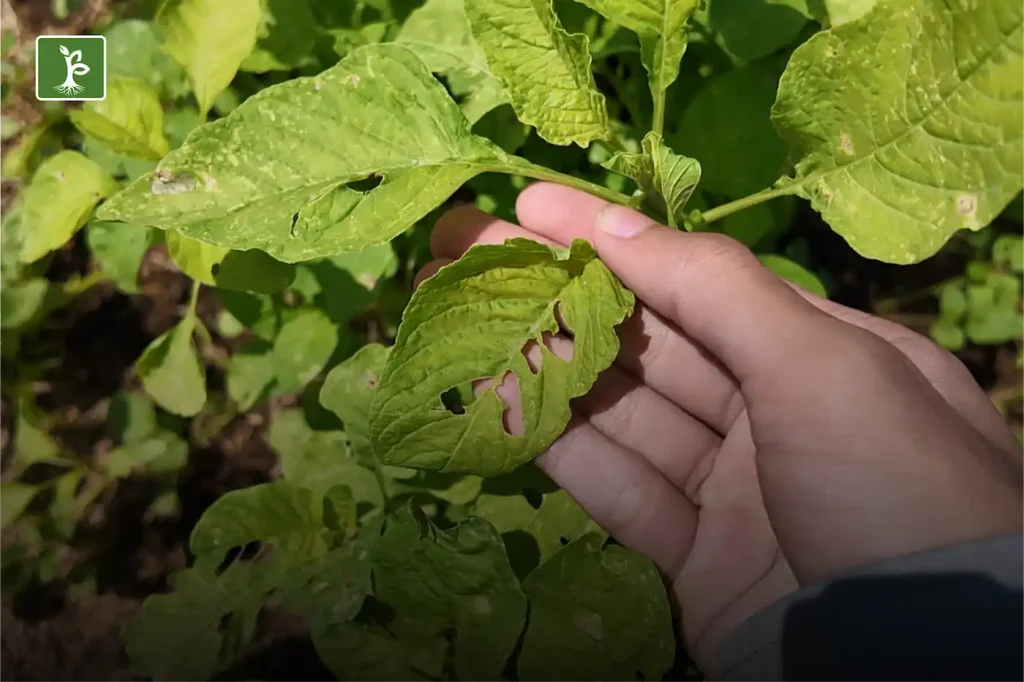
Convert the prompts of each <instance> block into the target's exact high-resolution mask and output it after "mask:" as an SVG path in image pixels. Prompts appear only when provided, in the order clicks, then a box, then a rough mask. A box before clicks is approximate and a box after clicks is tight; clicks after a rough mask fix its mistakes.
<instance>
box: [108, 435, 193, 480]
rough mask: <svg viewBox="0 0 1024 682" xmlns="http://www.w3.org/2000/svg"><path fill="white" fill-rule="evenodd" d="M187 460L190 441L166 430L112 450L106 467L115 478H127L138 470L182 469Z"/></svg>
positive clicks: (167, 471) (151, 472) (148, 473)
mask: <svg viewBox="0 0 1024 682" xmlns="http://www.w3.org/2000/svg"><path fill="white" fill-rule="evenodd" d="M187 461H188V443H187V442H185V441H184V440H183V439H182V438H180V437H179V436H178V435H177V434H175V433H172V432H170V431H162V432H160V433H158V434H156V435H154V436H151V437H149V438H146V439H143V440H136V441H132V442H130V443H127V444H125V445H122V446H121V447H118V448H114V449H113V450H111V451H110V453H109V454H108V455H107V458H106V461H105V466H104V470H105V472H106V473H107V474H108V475H109V476H113V477H114V478H127V477H128V476H130V475H131V474H132V473H133V472H136V471H137V472H139V473H141V474H146V475H151V476H156V475H160V474H164V473H174V472H176V471H179V470H180V469H181V468H182V467H184V466H185V463H186V462H187Z"/></svg>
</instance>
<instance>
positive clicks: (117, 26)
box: [103, 19, 189, 100]
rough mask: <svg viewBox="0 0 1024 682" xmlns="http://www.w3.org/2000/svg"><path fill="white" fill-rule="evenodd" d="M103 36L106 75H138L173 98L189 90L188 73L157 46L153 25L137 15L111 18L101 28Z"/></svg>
mask: <svg viewBox="0 0 1024 682" xmlns="http://www.w3.org/2000/svg"><path fill="white" fill-rule="evenodd" d="M103 35H104V36H105V37H106V39H107V78H108V79H111V80H113V79H115V78H141V79H142V80H144V81H146V82H147V83H149V84H150V85H151V86H153V87H154V88H156V89H157V91H158V92H161V93H163V94H164V95H165V96H166V97H167V98H168V99H171V100H175V99H179V98H181V97H183V96H185V95H186V94H187V93H188V92H189V86H188V77H187V76H186V75H185V72H184V71H182V69H181V67H180V66H178V64H177V63H176V62H175V61H174V60H173V59H171V58H170V57H168V56H167V55H166V54H164V53H163V52H162V51H161V50H160V41H159V39H158V38H157V36H156V33H155V32H154V31H153V25H152V24H151V23H150V22H148V21H142V20H140V19H124V20H121V21H117V22H114V23H113V24H111V25H110V27H109V28H107V29H106V30H104V31H103Z"/></svg>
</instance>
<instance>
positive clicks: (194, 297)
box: [185, 279, 201, 317]
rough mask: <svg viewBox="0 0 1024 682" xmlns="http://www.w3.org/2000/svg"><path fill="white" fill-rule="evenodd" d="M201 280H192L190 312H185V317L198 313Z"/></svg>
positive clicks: (189, 302) (189, 300)
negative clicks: (197, 305) (197, 304)
mask: <svg viewBox="0 0 1024 682" xmlns="http://www.w3.org/2000/svg"><path fill="white" fill-rule="evenodd" d="M200 286H201V285H200V283H199V280H195V279H194V280H192V293H191V294H190V295H189V299H188V312H186V313H185V317H189V316H191V315H195V314H196V303H197V302H198V301H199V287H200Z"/></svg>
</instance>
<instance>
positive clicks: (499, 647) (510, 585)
mask: <svg viewBox="0 0 1024 682" xmlns="http://www.w3.org/2000/svg"><path fill="white" fill-rule="evenodd" d="M373 578H374V587H375V591H376V595H377V597H378V598H379V599H380V600H381V601H383V602H384V603H385V604H387V605H388V606H390V607H392V608H393V609H394V610H395V618H394V620H393V621H392V623H391V624H390V626H389V629H390V630H391V631H392V632H394V633H395V634H396V635H397V636H398V637H399V639H405V640H416V639H423V638H424V637H430V636H434V635H441V634H443V633H444V631H446V630H448V629H449V628H450V629H452V630H453V631H454V640H455V641H454V650H455V675H456V676H457V677H458V678H459V679H464V680H494V679H500V678H501V673H502V670H503V669H504V667H505V663H506V661H507V660H508V657H509V656H510V655H511V653H512V649H513V648H514V647H515V645H516V640H517V639H518V638H519V634H520V632H522V629H523V624H524V622H525V620H526V597H525V595H524V594H523V591H522V589H521V588H520V586H519V581H518V580H516V577H515V575H513V573H512V569H511V568H510V567H509V564H508V558H507V557H506V556H505V547H504V545H503V544H502V542H501V538H500V537H499V536H498V533H497V532H496V531H495V530H494V528H493V527H492V526H491V525H490V524H489V523H487V522H486V521H484V520H483V519H479V518H470V519H468V520H466V521H463V522H462V523H460V524H459V525H458V526H456V527H455V528H452V529H450V530H445V531H442V530H439V529H437V528H435V527H434V526H433V525H432V524H430V523H429V521H426V520H425V519H417V518H416V517H415V516H414V513H413V511H412V510H411V509H409V508H408V507H405V508H403V509H401V510H400V511H399V512H397V513H396V514H395V515H394V516H393V517H391V519H390V520H389V522H388V524H387V527H386V529H385V530H384V535H383V536H382V537H381V539H380V545H379V547H378V548H377V552H376V553H375V556H374V569H373Z"/></svg>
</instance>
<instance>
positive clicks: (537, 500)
mask: <svg viewBox="0 0 1024 682" xmlns="http://www.w3.org/2000/svg"><path fill="white" fill-rule="evenodd" d="M523 497H524V498H526V502H527V503H528V504H529V505H530V506H531V507H533V508H534V509H540V506H541V505H542V504H544V496H543V495H542V494H541V493H540V491H538V490H537V489H536V488H523Z"/></svg>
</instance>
